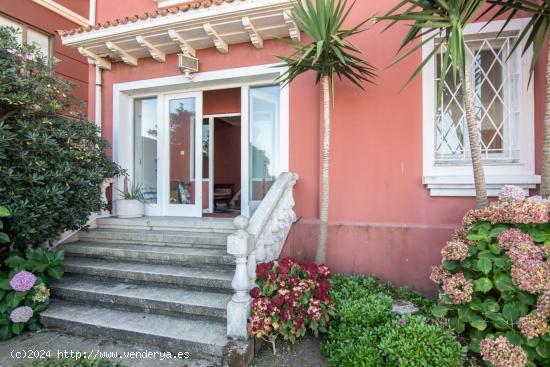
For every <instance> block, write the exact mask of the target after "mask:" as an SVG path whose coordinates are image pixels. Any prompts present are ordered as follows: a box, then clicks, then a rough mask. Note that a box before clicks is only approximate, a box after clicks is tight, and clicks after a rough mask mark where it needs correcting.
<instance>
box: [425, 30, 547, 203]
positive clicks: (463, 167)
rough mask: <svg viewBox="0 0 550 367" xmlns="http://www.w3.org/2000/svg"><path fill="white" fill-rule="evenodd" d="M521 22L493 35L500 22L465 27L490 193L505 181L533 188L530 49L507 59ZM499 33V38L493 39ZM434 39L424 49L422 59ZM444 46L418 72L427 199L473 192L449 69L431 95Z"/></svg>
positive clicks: (458, 88) (461, 112) (462, 119)
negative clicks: (420, 78) (420, 72)
mask: <svg viewBox="0 0 550 367" xmlns="http://www.w3.org/2000/svg"><path fill="white" fill-rule="evenodd" d="M524 24H525V22H524V21H523V20H517V21H513V22H512V23H511V24H510V25H509V26H508V27H507V29H506V30H505V31H504V32H502V33H501V34H500V35H498V31H499V30H500V27H502V23H500V22H493V23H491V24H489V25H487V26H486V27H485V28H484V27H483V26H485V24H484V23H483V24H473V25H469V26H468V27H467V28H466V32H465V33H466V46H467V51H466V53H467V54H466V61H467V72H468V74H469V77H470V80H471V84H472V89H473V94H474V103H475V112H476V117H477V121H478V123H479V134H480V140H481V153H482V159H483V162H484V165H485V173H486V181H487V186H488V191H489V194H490V195H495V194H496V193H497V191H498V189H499V188H500V187H501V186H503V185H505V184H516V185H520V186H522V187H524V188H525V189H528V188H533V187H534V186H535V184H536V183H537V182H538V180H539V178H538V177H537V176H536V175H535V174H534V114H533V108H534V106H533V104H534V99H533V89H532V86H531V85H529V83H528V80H529V62H530V52H528V53H527V54H526V55H525V56H524V57H522V55H521V49H522V48H521V47H520V48H519V49H518V50H516V51H515V52H514V53H513V54H511V53H512V49H513V45H514V43H515V42H516V40H517V37H518V35H519V32H520V30H521V27H522V26H524ZM497 35H498V37H497ZM436 44H438V41H437V39H436V40H435V42H432V43H431V44H427V45H426V46H424V48H423V53H424V55H428V54H429V52H431V51H432V50H433V47H435V46H434V45H436ZM444 48H445V45H443V46H442V50H441V51H440V52H439V53H437V54H436V56H435V57H434V60H432V61H431V62H430V63H429V64H428V65H426V68H425V70H424V71H423V74H424V75H423V79H424V81H423V89H424V90H423V96H424V183H425V184H426V185H427V186H428V188H429V189H430V192H431V195H432V196H470V195H473V194H474V190H473V189H474V187H473V174H472V169H471V157H470V146H469V139H468V130H467V125H466V114H465V108H464V102H463V98H462V95H463V93H462V92H463V91H462V85H461V83H460V80H459V79H458V78H457V80H456V81H455V80H454V78H453V75H452V72H451V71H450V69H449V70H448V72H447V73H446V77H445V81H444V83H443V94H442V96H441V98H437V92H438V88H439V83H440V80H441V65H442V64H443V57H444V52H445V49H444Z"/></svg>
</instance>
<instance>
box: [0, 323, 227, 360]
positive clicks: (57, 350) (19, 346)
mask: <svg viewBox="0 0 550 367" xmlns="http://www.w3.org/2000/svg"><path fill="white" fill-rule="evenodd" d="M48 351H49V354H51V356H58V355H59V356H61V355H62V354H63V353H65V355H66V356H67V357H69V358H70V357H71V355H70V353H71V352H72V353H73V356H75V355H76V353H84V352H86V353H88V354H93V355H96V356H98V357H99V356H100V355H101V356H103V357H106V359H110V360H113V361H117V362H119V363H121V364H123V365H124V366H128V367H130V366H131V367H217V366H218V365H219V364H217V362H213V361H208V360H192V359H185V358H180V359H177V358H176V359H168V358H166V354H165V353H162V354H161V352H160V351H159V349H156V348H152V347H147V346H136V345H133V346H130V345H127V344H123V343H119V342H113V341H111V340H106V339H99V338H85V337H80V336H73V335H68V334H65V333H62V332H60V331H57V330H52V329H44V330H40V331H38V332H35V333H24V334H23V335H20V336H18V337H15V338H13V339H11V340H9V341H7V342H0V367H9V366H15V365H17V364H18V363H20V362H23V361H24V360H25V359H24V358H23V357H24V355H25V354H27V355H28V354H29V353H34V354H36V355H39V354H41V355H42V356H44V355H46V352H48ZM155 353H156V355H154V354H155ZM181 353H182V354H183V353H185V351H181ZM163 356H164V358H163ZM17 357H19V358H17Z"/></svg>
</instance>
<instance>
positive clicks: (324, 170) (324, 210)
mask: <svg viewBox="0 0 550 367" xmlns="http://www.w3.org/2000/svg"><path fill="white" fill-rule="evenodd" d="M321 86H322V88H323V111H324V112H323V147H322V149H323V153H322V166H321V198H320V213H319V217H320V222H321V223H320V228H319V243H318V244H317V254H316V255H315V263H317V264H323V263H325V261H326V257H327V237H328V203H329V157H330V81H329V77H328V76H326V75H325V76H323V77H322V78H321Z"/></svg>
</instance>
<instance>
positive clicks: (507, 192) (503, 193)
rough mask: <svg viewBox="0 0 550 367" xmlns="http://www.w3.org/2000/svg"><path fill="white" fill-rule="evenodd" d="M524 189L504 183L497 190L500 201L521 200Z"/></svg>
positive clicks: (523, 195)
mask: <svg viewBox="0 0 550 367" xmlns="http://www.w3.org/2000/svg"><path fill="white" fill-rule="evenodd" d="M525 196H526V195H525V191H523V189H522V188H521V187H519V186H513V185H506V186H504V187H503V188H502V189H500V191H499V192H498V199H499V200H500V201H508V202H511V201H521V200H525Z"/></svg>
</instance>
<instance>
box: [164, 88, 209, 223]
mask: <svg viewBox="0 0 550 367" xmlns="http://www.w3.org/2000/svg"><path fill="white" fill-rule="evenodd" d="M201 103H202V98H201V95H200V93H188V94H184V95H178V96H172V97H169V98H168V134H167V135H168V136H167V137H168V159H167V163H168V167H167V169H168V172H167V176H168V179H167V182H166V183H165V185H166V186H165V187H166V189H167V195H165V200H166V202H165V204H167V210H166V214H167V215H188V216H201V213H202V184H201V182H202V144H196V143H195V142H202V116H201V115H202V108H201Z"/></svg>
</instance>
